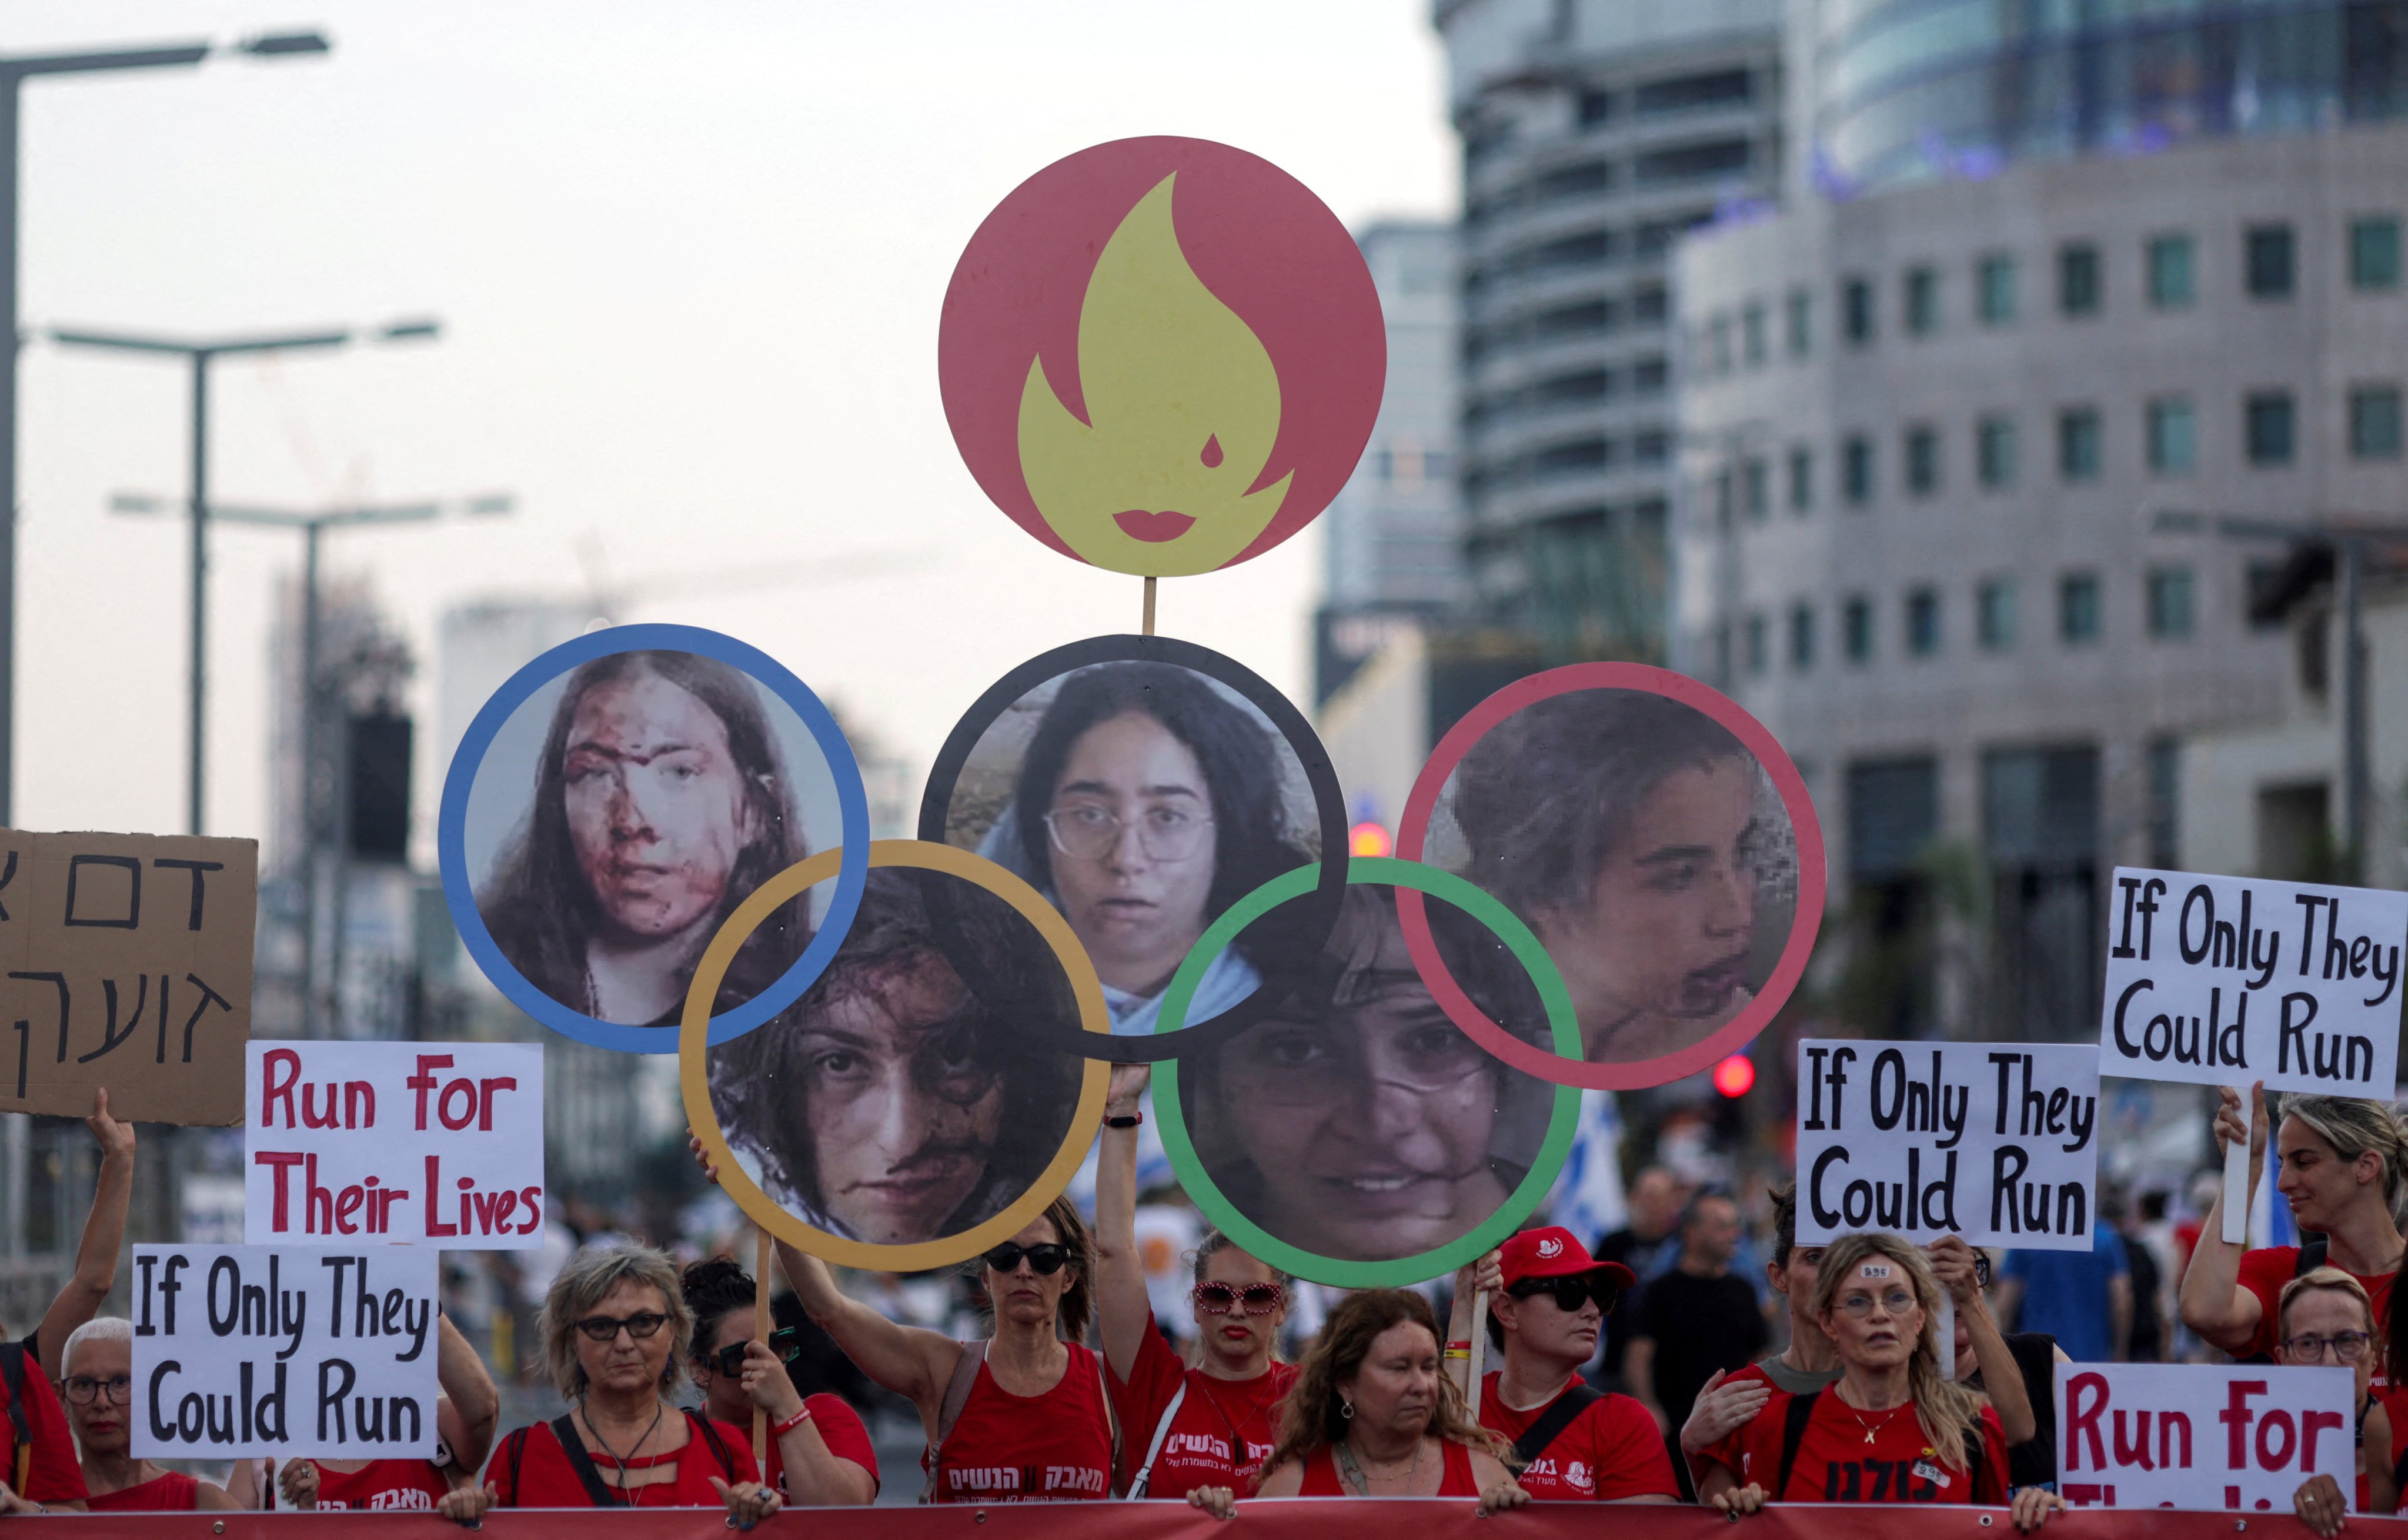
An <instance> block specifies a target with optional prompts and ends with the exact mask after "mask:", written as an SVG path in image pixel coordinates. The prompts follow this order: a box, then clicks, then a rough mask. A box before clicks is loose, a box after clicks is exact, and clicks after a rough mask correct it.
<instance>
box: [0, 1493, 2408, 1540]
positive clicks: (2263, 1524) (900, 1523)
mask: <svg viewBox="0 0 2408 1540" xmlns="http://www.w3.org/2000/svg"><path fill="white" fill-rule="evenodd" d="M1600 1522H1607V1523H1611V1525H1612V1527H1613V1536H1614V1540H2006V1537H2007V1536H2009V1535H2012V1534H2013V1533H2014V1526H2013V1525H2012V1524H2010V1523H2009V1522H2008V1521H2007V1515H2006V1510H2005V1509H2003V1508H1957V1507H1939V1506H1923V1505H1903V1504H1882V1505H1871V1504H1867V1505H1850V1504H1820V1503H1811V1504H1810V1503H1788V1504H1776V1505H1774V1506H1771V1507H1768V1508H1766V1509H1765V1510H1764V1511H1763V1512H1762V1513H1759V1514H1757V1515H1756V1516H1755V1517H1753V1518H1750V1519H1741V1520H1739V1521H1738V1522H1737V1523H1736V1524H1734V1523H1733V1521H1731V1520H1730V1519H1725V1518H1724V1517H1723V1516H1722V1515H1720V1514H1718V1513H1715V1512H1713V1510H1711V1509H1707V1508H1696V1507H1671V1506H1661V1505H1643V1504H1642V1505H1637V1506H1627V1505H1613V1512H1612V1516H1611V1518H1610V1519H1609V1518H1608V1516H1607V1515H1606V1514H1604V1513H1601V1512H1599V1511H1598V1505H1595V1504H1587V1503H1541V1504H1534V1505H1532V1506H1530V1507H1527V1508H1523V1509H1521V1510H1519V1511H1517V1512H1513V1513H1508V1514H1500V1515H1498V1517H1496V1518H1494V1519H1480V1518H1478V1517H1476V1516H1475V1515H1474V1514H1473V1512H1472V1504H1470V1503H1469V1502H1466V1501H1463V1500H1461V1499H1441V1498H1424V1499H1420V1500H1417V1501H1397V1500H1393V1499H1385V1498H1383V1499H1370V1498H1318V1499H1313V1498H1303V1499H1292V1500H1289V1501H1285V1502H1261V1503H1247V1504H1241V1505H1240V1508H1239V1510H1238V1517H1237V1518H1236V1519H1231V1520H1228V1521H1226V1523H1225V1522H1224V1521H1222V1520H1220V1519H1211V1518H1209V1517H1207V1516H1206V1515H1204V1514H1202V1513H1199V1512H1197V1510H1196V1509H1194V1508H1190V1507H1187V1506H1185V1505H1183V1504H1174V1503H1140V1504H1131V1503H1024V1504H998V1505H996V1506H994V1507H977V1506H973V1505H971V1504H954V1505H949V1506H943V1507H889V1508H798V1509H793V1510H790V1511H788V1512H786V1513H781V1514H780V1515H778V1516H777V1517H776V1518H774V1519H769V1520H767V1522H765V1523H763V1524H761V1525H759V1526H758V1527H756V1528H755V1529H754V1530H753V1533H754V1534H755V1535H757V1536H760V1537H762V1540H781V1537H783V1540H801V1537H802V1536H803V1535H805V1534H806V1533H808V1534H809V1535H810V1540H1372V1537H1375V1536H1376V1537H1384V1540H1393V1537H1394V1536H1397V1535H1400V1534H1410V1535H1412V1536H1413V1540H1595V1537H1596V1535H1597V1533H1598V1525H1599V1524H1600ZM2394 1524H2400V1525H2401V1531H2400V1534H2401V1536H2408V1521H2403V1520H2401V1519H2363V1518H2357V1517H2353V1518H2352V1519H2350V1521H2349V1532H2350V1533H2358V1534H2365V1535H2372V1534H2378V1533H2379V1534H2381V1535H2384V1536H2386V1540H2389V1537H2391V1535H2392V1529H2391V1526H2392V1525H2394ZM1340 1526H1342V1528H1341V1527H1340ZM6 1528H7V1533H8V1534H9V1535H10V1536H11V1537H12V1540H37V1537H39V1536H42V1535H46V1534H50V1535H58V1536H62V1537H67V1536H72V1537H73V1540H120V1537H122V1540H300V1537H301V1536H303V1535H305V1534H307V1535H317V1534H336V1533H339V1534H341V1535H343V1536H345V1537H347V1540H405V1537H407V1540H444V1537H451V1540H459V1537H460V1535H461V1531H460V1530H459V1528H458V1527H457V1526H456V1525H452V1524H449V1523H446V1522H445V1521H444V1520H442V1519H437V1518H436V1517H435V1516H434V1515H432V1514H428V1513H343V1514H321V1513H240V1514H235V1513H223V1514H207V1513H192V1514H185V1513H160V1514H114V1513H103V1514H92V1515H89V1516H62V1517H59V1518H56V1519H12V1520H8V1521H7V1524H6ZM2253 1530H2254V1531H2255V1532H2256V1534H2255V1536H2253V1537H2252V1540H2257V1537H2263V1536H2267V1535H2272V1536H2274V1537H2275V1540H2302V1537H2304V1536H2306V1535H2307V1534H2308V1533H2309V1532H2308V1529H2307V1527H2306V1526H2305V1525H2303V1524H2301V1523H2300V1521H2299V1519H2297V1518H2295V1517H2294V1516H2292V1515H2291V1514H2289V1513H2273V1512H2266V1513H2251V1514H2232V1513H2177V1512H2174V1511H2172V1510H2170V1509H2156V1510H2150V1509H2132V1508H2125V1509H2113V1508H2090V1509H2087V1510H2076V1511H2073V1512H2071V1513H2060V1514H2057V1515H2056V1516H2054V1517H2053V1518H2051V1519H2049V1521H2048V1525H2047V1528H2046V1531H2045V1534H2046V1536H2047V1537H2048V1540H2109V1537H2111V1536H2112V1537H2116V1540H2122V1537H2125V1536H2129V1535H2135V1534H2146V1535H2148V1536H2150V1537H2151V1540H2233V1537H2234V1536H2235V1535H2236V1534H2249V1533H2250V1532H2251V1531H2253ZM728 1533H729V1531H728V1528H727V1516H726V1515H725V1514H724V1513H723V1512H720V1511H719V1510H716V1509H711V1508H664V1509H660V1510H658V1511H655V1512H652V1513H646V1512H643V1511H641V1510H637V1511H634V1512H626V1511H620V1510H604V1511H601V1512H595V1511H594V1510H591V1509H586V1508H573V1509H568V1508H544V1509H509V1510H496V1511H495V1512H493V1513H490V1514H488V1515H486V1517H485V1526H484V1529H483V1531H482V1532H481V1533H480V1535H479V1537H478V1540H705V1537H706V1536H708V1537H710V1540H726V1537H727V1535H728Z"/></svg>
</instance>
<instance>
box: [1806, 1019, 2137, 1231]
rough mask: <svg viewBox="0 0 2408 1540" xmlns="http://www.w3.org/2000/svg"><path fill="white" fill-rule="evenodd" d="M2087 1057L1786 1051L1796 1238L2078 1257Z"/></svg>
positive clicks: (1819, 1048)
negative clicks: (1885, 1236)
mask: <svg viewBox="0 0 2408 1540" xmlns="http://www.w3.org/2000/svg"><path fill="white" fill-rule="evenodd" d="M2098 1130H2099V1050H2098V1049H2096V1048H2091V1047H2089V1046H2088V1045H2086V1044H2068V1043H1912V1044H1881V1043H1868V1042H1858V1041H1855V1040H1852V1039H1844V1038H1823V1039H1814V1038H1810V1039H1807V1040H1805V1041H1802V1042H1800V1043H1799V1045H1798V1173H1799V1190H1798V1238H1799V1241H1801V1242H1808V1243H1818V1242H1822V1241H1828V1240H1830V1239H1832V1238H1833V1237H1835V1236H1838V1235H1844V1234H1847V1233H1850V1232H1852V1231H1858V1230H1886V1231H1890V1232H1892V1233H1896V1234H1899V1235H1904V1236H1906V1237H1907V1238H1908V1239H1910V1240H1917V1241H1933V1240H1937V1239H1939V1238H1940V1237H1941V1236H1942V1235H1961V1236H1963V1237H1964V1238H1965V1239H1966V1240H1967V1241H1969V1242H1971V1244H1973V1245H1975V1246H2014V1247H2020V1248H2026V1249H2029V1250H2040V1251H2087V1250H2089V1249H2090V1223H2091V1205H2090V1194H2091V1191H2092V1189H2093V1187H2094V1185H2095V1183H2096V1182H2097V1179H2098V1176H2099V1146H2098V1142H2097V1137H2096V1135H2097V1134H2098Z"/></svg>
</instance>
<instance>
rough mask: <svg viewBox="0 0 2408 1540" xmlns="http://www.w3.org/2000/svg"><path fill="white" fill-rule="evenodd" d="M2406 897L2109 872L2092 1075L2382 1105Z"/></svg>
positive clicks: (2396, 1040)
mask: <svg viewBox="0 0 2408 1540" xmlns="http://www.w3.org/2000/svg"><path fill="white" fill-rule="evenodd" d="M2403 942H2408V893H2397V892H2378V891H2373V890H2371V889H2365V888H2327V887H2320V886H2317V885H2315V884H2313V883H2305V882H2274V881H2261V880H2258V879H2256V878H2249V877H2201V876H2199V875H2197V874H2195V873H2190V872H2155V871H2147V870H2143V869H2135V868H2127V867H2121V866H2119V867H2117V868H2116V869H2115V891H2114V899H2113V907H2112V908H2111V909H2110V910H2109V914H2108V926H2107V991H2106V998H2105V1009H2104V1017H2103V1020H2101V1021H2100V1025H2099V1054H2100V1071H2101V1073H2103V1074H2107V1075H2120V1076H2125V1077H2130V1078H2132V1079H2139V1080H2182V1081H2188V1082H2191V1083H2194V1084H2199V1085H2220V1086H2245V1085H2247V1084H2249V1083H2250V1082H2251V1081H2253V1080H2263V1081H2264V1082H2265V1083H2266V1088H2267V1089H2268V1090H2269V1091H2310V1092H2322V1093H2326V1094H2329V1095H2337V1096H2368V1095H2380V1096H2383V1097H2386V1098H2387V1097H2388V1096H2389V1095H2390V1093H2391V1088H2392V1085H2393V1083H2394V1072H2395V1070H2396V1068H2397V1065H2398V1061H2399V1054H2400V957H2401V946H2402V943H2403Z"/></svg>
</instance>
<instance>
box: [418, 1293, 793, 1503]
mask: <svg viewBox="0 0 2408 1540" xmlns="http://www.w3.org/2000/svg"><path fill="white" fill-rule="evenodd" d="M538 1332H539V1333H540V1334H541V1336H542V1338H543V1363H544V1371H545V1373H546V1375H547V1376H549V1377H550V1379H551V1380H552V1388H553V1389H554V1390H558V1391H559V1392H560V1393H561V1395H562V1396H563V1397H564V1398H566V1400H567V1401H568V1402H569V1403H570V1404H571V1410H570V1411H569V1412H568V1414H567V1415H566V1416H565V1417H559V1418H555V1419H552V1421H550V1422H544V1423H536V1424H534V1425H531V1426H529V1427H524V1428H521V1429H519V1430H518V1431H517V1432H515V1433H511V1434H510V1435H509V1437H508V1438H505V1439H504V1440H502V1445H501V1447H500V1448H499V1449H497V1450H495V1454H494V1461H493V1463H492V1465H491V1466H489V1467H488V1468H487V1470H486V1473H485V1484H484V1485H483V1486H481V1487H468V1488H464V1489H462V1490H458V1491H455V1492H453V1493H452V1494H451V1495H450V1496H449V1497H447V1498H445V1499H444V1500H443V1503H442V1504H441V1511H442V1513H443V1515H444V1517H446V1518H448V1519H457V1520H459V1521H460V1522H462V1523H474V1522H476V1521H477V1520H479V1519H481V1518H482V1517H483V1516H484V1512H485V1509H486V1508H487V1507H488V1506H500V1507H526V1508H574V1507H597V1508H622V1507H647V1506H650V1507H663V1508H666V1507H707V1506H710V1505H713V1504H720V1503H724V1504H726V1507H727V1516H728V1518H729V1519H730V1520H731V1521H732V1522H734V1523H735V1524H736V1526H737V1527H738V1528H739V1529H747V1530H749V1529H751V1528H752V1527H753V1524H754V1523H756V1522H758V1521H759V1520H760V1519H764V1518H767V1516H768V1515H770V1514H773V1513H775V1512H777V1511H778V1509H779V1507H780V1506H781V1504H780V1502H779V1498H778V1494H777V1493H776V1492H774V1491H771V1490H768V1489H767V1488H765V1487H763V1486H762V1485H761V1482H760V1472H759V1469H758V1467H757V1466H755V1465H754V1463H753V1449H752V1446H751V1443H750V1442H749V1439H748V1435H747V1434H746V1433H744V1432H742V1431H741V1430H739V1429H737V1428H735V1427H732V1426H730V1425H729V1424H727V1423H724V1422H713V1421H711V1420H710V1419H708V1418H705V1417H701V1416H697V1415H696V1414H695V1413H693V1412H689V1411H684V1410H681V1409H680V1408H678V1407H675V1406H673V1405H670V1402H669V1399H668V1397H669V1392H670V1391H671V1390H675V1389H676V1387H677V1383H678V1379H679V1376H680V1375H681V1372H682V1367H683V1364H684V1362H685V1357H686V1349H687V1347H688V1346H689V1344H690V1342H691V1340H692V1338H693V1336H694V1316H693V1313H692V1312H691V1311H689V1310H688V1309H687V1308H686V1305H685V1300H684V1297H683V1295H682V1294H681V1292H680V1290H679V1289H678V1275H677V1267H676V1264H675V1263H673V1262H670V1261H669V1259H668V1258H667V1256H665V1255H663V1254H662V1253H661V1252H659V1251H656V1250H653V1249H652V1248H650V1247H643V1246H619V1247H608V1248H593V1249H589V1250H585V1251H581V1252H579V1253H578V1254H577V1255H576V1256H575V1257H574V1258H572V1259H570V1261H569V1262H568V1265H566V1267H563V1268H562V1269H561V1270H560V1273H559V1276H556V1277H554V1278H553V1279H552V1289H551V1290H550V1292H548V1293H547V1294H546V1295H545V1296H544V1302H543V1313H542V1315H541V1317H540V1319H539V1320H538ZM672 1411H676V1412H677V1413H678V1415H677V1416H676V1417H674V1418H672V1417H670V1416H669V1415H668V1414H669V1413H670V1412H672Z"/></svg>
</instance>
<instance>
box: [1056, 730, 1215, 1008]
mask: <svg viewBox="0 0 2408 1540" xmlns="http://www.w3.org/2000/svg"><path fill="white" fill-rule="evenodd" d="M1046 825H1047V829H1048V831H1049V834H1050V835H1051V840H1050V847H1051V848H1049V850H1048V851H1047V855H1048V858H1049V861H1050V866H1049V870H1050V871H1051V873H1052V875H1053V878H1054V892H1055V894H1056V895H1057V896H1058V897H1059V898H1060V900H1061V905H1062V912H1063V915H1064V917H1065V918H1066V919H1068V920H1069V921H1070V929H1071V930H1072V931H1074V932H1076V933H1077V934H1078V937H1079V939H1080V941H1081V942H1082V943H1084V944H1085V946H1086V948H1087V951H1088V954H1089V955H1090V956H1092V957H1093V958H1094V959H1095V961H1096V967H1097V971H1098V972H1099V973H1101V974H1102V975H1103V976H1104V977H1105V978H1106V979H1107V980H1111V981H1114V982H1118V981H1119V979H1120V978H1121V977H1124V976H1127V975H1129V974H1130V972H1131V970H1134V973H1135V975H1136V976H1139V977H1144V978H1146V979H1148V980H1151V979H1152V978H1153V977H1155V976H1157V975H1165V974H1168V972H1169V971H1170V970H1171V969H1173V968H1176V967H1177V966H1178V965H1179V960H1180V959H1181V958H1182V957H1184V956H1185V955H1186V954H1187V950H1188V948H1191V947H1193V946H1194V945H1195V944H1196V939H1197V937H1198V936H1200V935H1202V934H1204V927H1205V924H1206V916H1205V912H1204V906H1205V900H1206V899H1207V898H1208V897H1209V896H1210V895H1211V891H1212V876H1213V870H1214V852H1213V841H1212V833H1213V823H1212V791H1211V787H1210V786H1209V785H1207V784H1206V782H1205V779H1204V770H1203V766H1202V765H1200V764H1198V763H1197V759H1196V755H1195V754H1194V752H1193V751H1191V750H1190V749H1188V747H1187V746H1186V745H1185V744H1183V743H1182V742H1180V741H1179V739H1178V738H1176V737H1174V736H1173V735H1172V734H1171V733H1170V730H1169V729H1168V728H1166V727H1164V726H1163V725H1162V723H1161V722H1160V721H1159V720H1156V719H1154V718H1153V717H1151V716H1148V715H1146V714H1145V713H1143V712H1139V711H1130V712H1125V713H1123V714H1121V715H1119V716H1116V717H1113V718H1111V719H1110V720H1106V721H1101V722H1097V724H1096V725H1095V726H1093V727H1090V728H1089V729H1087V730H1086V731H1085V732H1084V733H1082V734H1079V736H1078V738H1077V739H1076V740H1074V741H1073V743H1072V745H1071V748H1070V755H1069V758H1068V762H1067V763H1065V764H1064V765H1063V767H1062V773H1061V775H1060V776H1059V777H1056V778H1055V781H1054V795H1053V802H1052V806H1050V807H1049V808H1048V809H1047V811H1046ZM1123 987H1128V986H1126V985H1124V986H1123Z"/></svg>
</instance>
